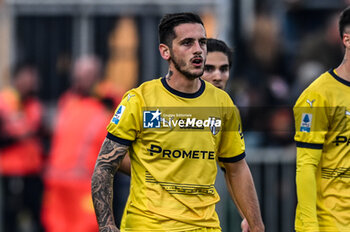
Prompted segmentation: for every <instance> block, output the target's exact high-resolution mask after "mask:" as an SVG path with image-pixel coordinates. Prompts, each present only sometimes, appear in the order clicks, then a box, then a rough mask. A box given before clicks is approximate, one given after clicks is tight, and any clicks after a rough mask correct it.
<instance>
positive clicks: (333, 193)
mask: <svg viewBox="0 0 350 232" xmlns="http://www.w3.org/2000/svg"><path fill="white" fill-rule="evenodd" d="M339 31H340V36H341V39H342V42H343V44H344V47H345V55H344V59H343V61H342V63H341V64H340V65H339V66H338V67H337V68H335V69H331V70H329V71H328V72H325V73H323V74H322V75H321V76H320V77H318V78H317V79H316V80H315V81H314V82H313V83H312V84H310V86H309V87H308V88H306V89H305V90H304V92H303V93H302V94H301V95H300V97H299V99H298V100H297V102H296V104H295V106H294V116H295V123H296V134H295V141H296V144H297V171H296V184H297V197H298V205H297V209H296V217H295V230H296V231H298V232H308V231H310V232H315V231H319V232H323V231H324V232H325V231H327V232H337V231H339V232H349V231H350V226H349V223H350V8H347V9H345V10H344V11H343V12H342V13H341V15H340V20H339Z"/></svg>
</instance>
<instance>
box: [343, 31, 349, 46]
mask: <svg viewBox="0 0 350 232" xmlns="http://www.w3.org/2000/svg"><path fill="white" fill-rule="evenodd" d="M343 44H344V46H345V47H346V48H348V49H350V34H347V33H344V34H343Z"/></svg>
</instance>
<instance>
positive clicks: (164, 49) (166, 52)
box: [159, 44, 170, 60]
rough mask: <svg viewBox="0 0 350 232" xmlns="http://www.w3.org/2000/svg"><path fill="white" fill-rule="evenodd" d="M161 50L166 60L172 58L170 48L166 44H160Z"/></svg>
mask: <svg viewBox="0 0 350 232" xmlns="http://www.w3.org/2000/svg"><path fill="white" fill-rule="evenodd" d="M159 52H160V55H161V56H162V58H163V59H164V60H169V59H170V48H169V47H168V46H167V45H165V44H159Z"/></svg>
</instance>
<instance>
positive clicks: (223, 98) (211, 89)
mask: <svg viewBox="0 0 350 232" xmlns="http://www.w3.org/2000/svg"><path fill="white" fill-rule="evenodd" d="M205 85H206V89H205V92H206V94H207V95H209V96H210V97H211V98H214V99H216V101H217V102H218V103H219V104H221V105H222V106H232V105H234V103H233V101H232V99H231V97H230V95H228V93H227V92H225V91H224V90H222V89H219V88H217V87H215V86H214V85H212V84H211V83H209V82H207V81H205Z"/></svg>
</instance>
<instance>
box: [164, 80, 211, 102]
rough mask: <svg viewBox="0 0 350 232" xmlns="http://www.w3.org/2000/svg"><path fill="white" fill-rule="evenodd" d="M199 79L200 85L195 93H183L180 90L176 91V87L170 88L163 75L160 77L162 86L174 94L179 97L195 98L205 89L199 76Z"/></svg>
mask: <svg viewBox="0 0 350 232" xmlns="http://www.w3.org/2000/svg"><path fill="white" fill-rule="evenodd" d="M199 80H200V81H201V87H200V88H199V90H198V91H197V92H195V93H183V92H180V91H177V90H176V89H173V88H171V87H170V86H169V85H168V83H167V82H166V80H165V78H164V77H163V78H162V79H161V81H162V84H163V86H164V87H165V88H166V89H167V90H168V91H169V92H170V93H172V94H175V95H177V96H179V97H184V98H196V97H199V96H200V95H202V93H203V92H204V90H205V82H204V81H203V80H202V79H200V78H199Z"/></svg>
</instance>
